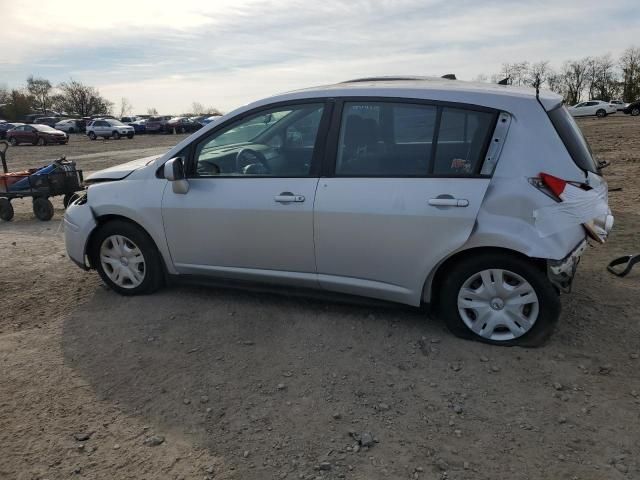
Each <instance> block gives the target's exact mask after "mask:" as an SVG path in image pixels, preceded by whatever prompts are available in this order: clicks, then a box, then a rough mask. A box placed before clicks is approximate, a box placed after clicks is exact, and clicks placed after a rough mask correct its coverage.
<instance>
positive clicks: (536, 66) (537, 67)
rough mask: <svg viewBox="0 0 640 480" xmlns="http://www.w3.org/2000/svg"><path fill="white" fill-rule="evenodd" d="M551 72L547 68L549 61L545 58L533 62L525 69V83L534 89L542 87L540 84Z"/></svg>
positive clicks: (542, 83)
mask: <svg viewBox="0 0 640 480" xmlns="http://www.w3.org/2000/svg"><path fill="white" fill-rule="evenodd" d="M550 73H551V69H550V68H549V62H548V61H547V60H544V61H541V62H537V63H533V64H531V66H530V67H529V70H528V71H527V76H526V79H525V84H526V85H529V86H531V87H533V88H535V89H539V88H542V85H544V83H545V82H546V81H547V77H548V76H549V74H550Z"/></svg>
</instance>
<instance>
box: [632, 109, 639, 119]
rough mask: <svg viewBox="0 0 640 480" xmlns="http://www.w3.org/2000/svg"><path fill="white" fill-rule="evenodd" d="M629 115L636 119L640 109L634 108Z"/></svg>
mask: <svg viewBox="0 0 640 480" xmlns="http://www.w3.org/2000/svg"><path fill="white" fill-rule="evenodd" d="M631 115H633V116H634V117H637V116H638V115H640V107H634V108H632V109H631Z"/></svg>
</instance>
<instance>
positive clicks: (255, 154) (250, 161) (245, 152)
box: [235, 148, 271, 173]
mask: <svg viewBox="0 0 640 480" xmlns="http://www.w3.org/2000/svg"><path fill="white" fill-rule="evenodd" d="M243 162H244V163H245V166H244V167H242V168H241V167H240V165H241V164H242V163H243ZM256 164H259V165H261V167H262V168H260V170H261V172H260V173H271V169H270V168H269V164H268V163H267V158H266V157H265V156H264V154H263V153H262V152H260V151H258V150H254V149H253V148H243V149H242V150H240V151H239V152H238V154H237V155H236V169H235V171H236V173H240V172H241V171H242V172H243V173H247V170H252V168H251V167H252V166H253V165H256Z"/></svg>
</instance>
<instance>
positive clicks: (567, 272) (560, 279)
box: [547, 238, 588, 293]
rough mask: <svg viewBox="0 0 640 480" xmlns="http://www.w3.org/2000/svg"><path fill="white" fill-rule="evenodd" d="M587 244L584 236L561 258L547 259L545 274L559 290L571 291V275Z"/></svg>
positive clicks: (573, 274) (572, 275)
mask: <svg viewBox="0 0 640 480" xmlns="http://www.w3.org/2000/svg"><path fill="white" fill-rule="evenodd" d="M587 245H588V244H587V239H586V238H585V239H584V240H582V242H580V243H579V244H578V246H577V247H576V248H574V249H573V250H572V251H571V253H569V255H567V256H566V257H565V258H563V259H562V260H547V276H548V277H549V280H550V281H551V283H552V284H553V285H555V286H556V287H557V288H558V289H559V290H560V291H561V292H563V293H569V292H570V291H571V284H572V283H573V277H574V276H575V274H576V270H577V269H578V264H579V263H580V258H581V257H582V254H583V253H584V252H585V250H586V249H587Z"/></svg>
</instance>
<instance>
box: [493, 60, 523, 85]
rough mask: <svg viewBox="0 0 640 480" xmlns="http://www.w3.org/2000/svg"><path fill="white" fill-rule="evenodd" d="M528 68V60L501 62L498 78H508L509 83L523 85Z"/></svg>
mask: <svg viewBox="0 0 640 480" xmlns="http://www.w3.org/2000/svg"><path fill="white" fill-rule="evenodd" d="M528 70H529V62H516V63H503V64H502V69H501V70H500V74H499V75H498V76H499V77H500V79H499V80H502V79H504V78H508V79H509V80H508V83H509V85H516V86H521V85H525V84H526V78H527V71H528Z"/></svg>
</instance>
